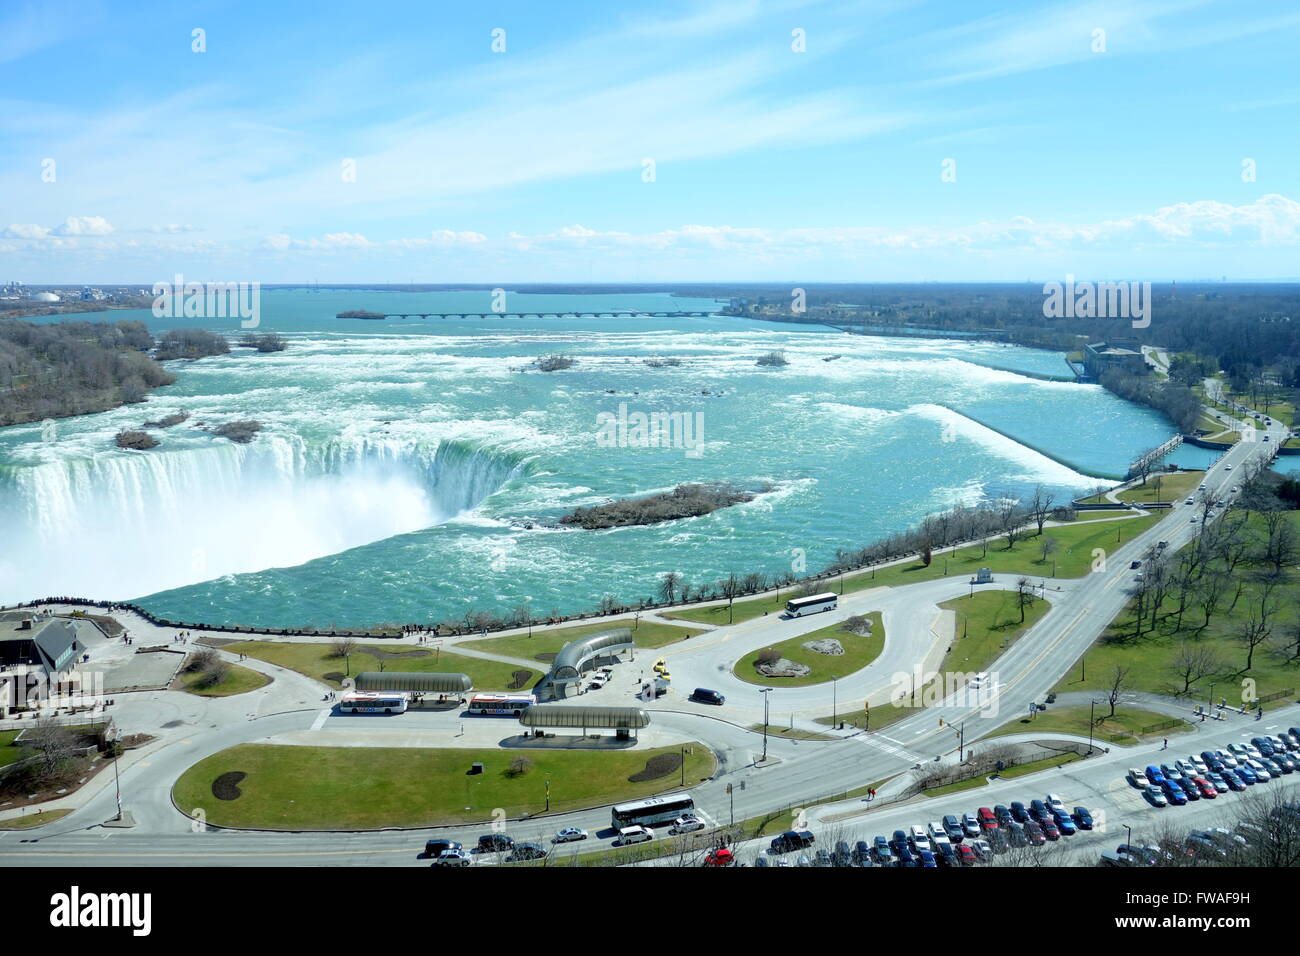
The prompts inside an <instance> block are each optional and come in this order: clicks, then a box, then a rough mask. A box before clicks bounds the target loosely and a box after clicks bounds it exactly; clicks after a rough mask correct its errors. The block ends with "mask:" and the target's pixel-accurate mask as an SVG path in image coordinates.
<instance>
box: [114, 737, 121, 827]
mask: <svg viewBox="0 0 1300 956" xmlns="http://www.w3.org/2000/svg"><path fill="white" fill-rule="evenodd" d="M121 759H122V738H121V737H120V736H119V737H118V738H117V739H116V740H114V741H113V786H114V788H115V789H116V790H117V819H118V820H121V819H122V778H121V776H120V775H119V774H118V770H117V762H118V761H119V760H121Z"/></svg>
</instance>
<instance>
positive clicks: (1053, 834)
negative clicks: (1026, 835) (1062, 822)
mask: <svg viewBox="0 0 1300 956" xmlns="http://www.w3.org/2000/svg"><path fill="white" fill-rule="evenodd" d="M1039 825H1040V826H1041V827H1042V828H1043V836H1045V837H1047V839H1049V840H1053V841H1055V840H1059V839H1061V831H1060V830H1059V829H1057V827H1056V824H1055V823H1053V822H1052V821H1051V820H1043V821H1041V822H1040V823H1039Z"/></svg>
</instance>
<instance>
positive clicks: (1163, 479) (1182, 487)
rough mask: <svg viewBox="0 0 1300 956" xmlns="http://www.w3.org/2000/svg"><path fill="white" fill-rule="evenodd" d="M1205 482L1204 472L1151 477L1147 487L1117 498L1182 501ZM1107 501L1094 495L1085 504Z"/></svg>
mask: <svg viewBox="0 0 1300 956" xmlns="http://www.w3.org/2000/svg"><path fill="white" fill-rule="evenodd" d="M1225 440H1226V439H1225ZM1204 480H1205V472H1203V471H1180V472H1174V473H1172V474H1164V473H1160V474H1155V475H1149V476H1148V477H1147V481H1146V484H1145V485H1137V486H1135V487H1133V488H1129V489H1127V490H1125V491H1120V492H1117V493H1116V495H1115V497H1116V498H1118V499H1119V500H1120V501H1127V502H1131V503H1133V504H1149V503H1152V502H1156V503H1158V502H1165V501H1182V500H1183V499H1184V498H1186V497H1187V496H1188V495H1189V494H1192V493H1194V492H1195V491H1196V487H1197V485H1199V484H1200V483H1201V482H1202V481H1204ZM1107 500H1109V499H1107V498H1106V496H1105V495H1093V496H1092V497H1091V498H1087V499H1085V503H1088V504H1104V503H1105V502H1106V501H1107Z"/></svg>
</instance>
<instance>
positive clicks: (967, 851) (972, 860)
mask: <svg viewBox="0 0 1300 956" xmlns="http://www.w3.org/2000/svg"><path fill="white" fill-rule="evenodd" d="M957 861H958V862H959V863H961V865H962V866H974V865H975V864H976V862H978V861H977V860H976V857H975V851H974V850H972V849H971V848H970V847H969V846H967V845H966V844H965V843H959V844H957Z"/></svg>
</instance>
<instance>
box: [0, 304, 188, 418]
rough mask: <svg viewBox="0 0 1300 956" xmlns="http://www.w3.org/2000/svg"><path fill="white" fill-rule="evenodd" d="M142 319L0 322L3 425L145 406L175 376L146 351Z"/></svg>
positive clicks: (146, 333)
mask: <svg viewBox="0 0 1300 956" xmlns="http://www.w3.org/2000/svg"><path fill="white" fill-rule="evenodd" d="M152 345H153V336H152V335H150V334H149V329H148V328H147V327H146V326H145V324H144V323H143V322H138V321H130V320H124V321H121V322H117V323H113V324H110V323H106V322H60V323H57V324H52V325H37V324H35V323H31V322H22V321H18V320H13V319H5V320H0V426H3V425H17V424H22V423H24V422H35V421H41V420H43V419H46V418H66V417H67V416H69V415H85V414H88V413H90V412H102V411H104V410H106V409H109V408H116V407H117V406H119V405H122V404H127V403H133V402H142V401H144V400H145V397H146V396H147V395H148V393H149V390H150V389H152V388H157V387H158V386H160V385H170V384H171V383H172V382H174V381H175V380H176V379H175V376H173V375H172V374H171V373H170V372H168V371H167V370H166V369H164V368H163V367H162V366H161V365H159V364H158V363H157V362H156V361H154V360H153V359H152V358H150V357H149V356H148V355H147V354H146V351H145V350H147V349H149V348H150V347H152Z"/></svg>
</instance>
